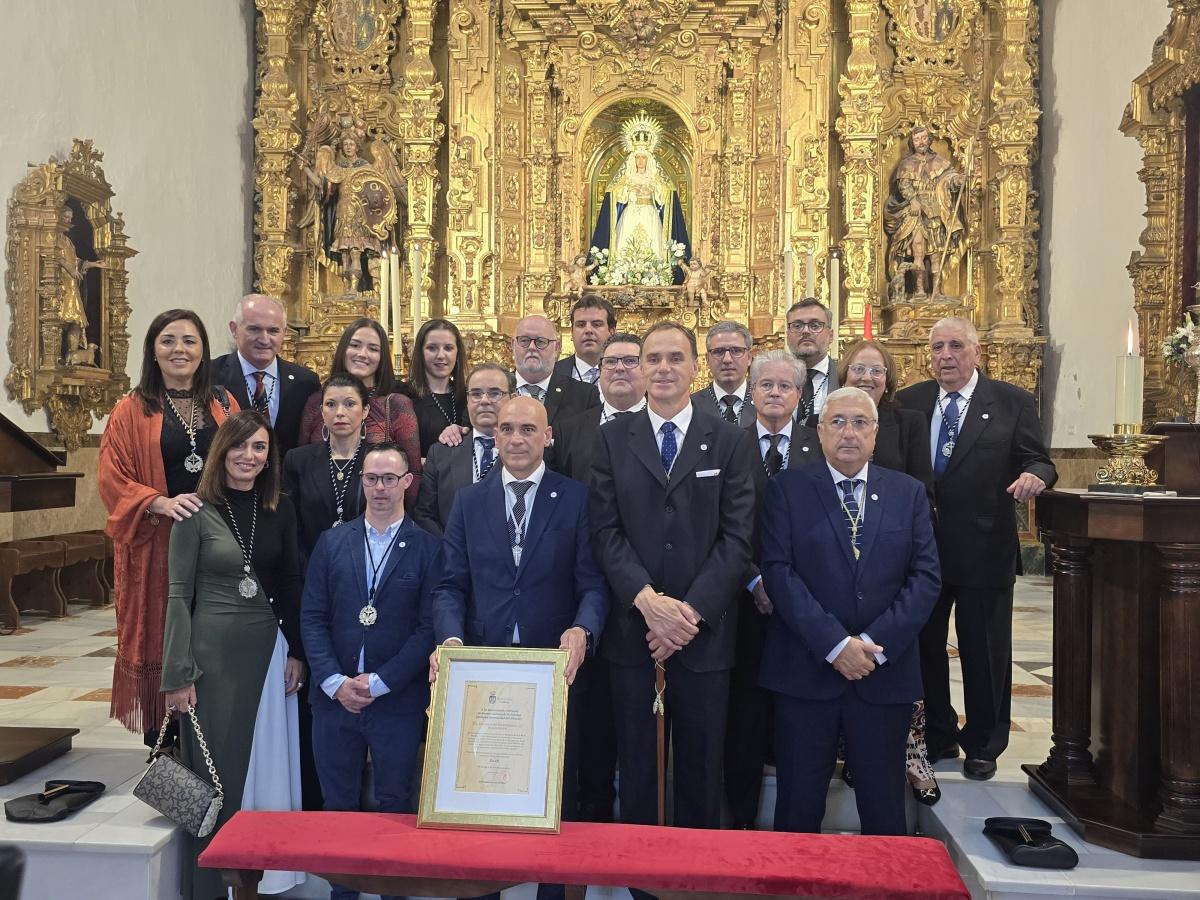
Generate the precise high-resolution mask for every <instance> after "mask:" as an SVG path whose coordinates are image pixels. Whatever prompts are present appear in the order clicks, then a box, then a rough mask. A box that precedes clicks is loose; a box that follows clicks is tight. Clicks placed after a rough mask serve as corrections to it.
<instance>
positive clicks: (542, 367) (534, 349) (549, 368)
mask: <svg viewBox="0 0 1200 900" xmlns="http://www.w3.org/2000/svg"><path fill="white" fill-rule="evenodd" d="M561 346H562V341H560V340H559V338H558V329H556V328H555V327H554V325H553V324H551V322H550V320H549V319H547V318H546V317H545V316H526V317H525V318H523V319H521V320H520V321H519V322H517V329H516V334H515V335H514V336H513V342H512V354H513V365H514V366H515V367H516V376H517V390H516V393H518V394H520V395H521V396H524V397H532V398H533V399H534V400H537V401H538V402H539V403H541V404H542V405H543V406H544V407H546V417H547V418H548V419H549V420H550V428H551V429H552V431H553V432H554V434H555V435H557V434H558V431H559V428H558V424H559V422H560V421H561V420H563V419H565V418H567V417H568V416H571V415H573V414H575V413H577V412H580V411H582V410H585V409H589V408H591V407H593V406H599V405H600V393H599V391H597V390H596V386H595V385H594V384H587V383H586V382H583V381H575V380H574V379H573V378H571V377H570V376H566V375H560V374H559V373H557V372H555V371H554V361H555V360H556V359H558V351H559V349H560V347H561Z"/></svg>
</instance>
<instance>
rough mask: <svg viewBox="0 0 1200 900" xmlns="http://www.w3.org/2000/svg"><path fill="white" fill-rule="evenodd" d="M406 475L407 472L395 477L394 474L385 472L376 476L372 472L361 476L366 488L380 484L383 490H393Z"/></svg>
mask: <svg viewBox="0 0 1200 900" xmlns="http://www.w3.org/2000/svg"><path fill="white" fill-rule="evenodd" d="M407 474H408V473H407V472H405V473H403V474H402V475H397V474H396V473H395V472H385V473H384V474H382V475H377V474H376V473H374V472H367V473H366V474H365V475H363V477H362V482H363V484H365V485H366V486H367V487H375V486H376V485H379V484H382V485H383V486H384V487H385V488H394V487H395V486H396V485H398V484H399V483H400V481H401V480H402V479H403V478H404V476H405V475H407Z"/></svg>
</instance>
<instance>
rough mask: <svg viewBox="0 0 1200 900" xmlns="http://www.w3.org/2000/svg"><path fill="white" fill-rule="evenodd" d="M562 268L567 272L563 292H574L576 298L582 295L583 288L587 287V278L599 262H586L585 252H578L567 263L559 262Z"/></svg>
mask: <svg viewBox="0 0 1200 900" xmlns="http://www.w3.org/2000/svg"><path fill="white" fill-rule="evenodd" d="M559 265H560V266H561V267H562V270H563V271H564V272H566V273H567V275H566V278H565V279H564V281H565V286H564V287H563V293H565V294H574V295H575V296H576V297H577V298H578V297H582V296H583V292H584V290H585V289H586V288H587V279H588V276H589V275H591V274H592V273H593V272H594V271H596V267H597V266H598V265H600V264H599V263H592V264H590V265H589V264H588V258H587V254H586V253H580V254H579V255H578V256H576V257H575V259H574V261H573V262H572V263H570V264H569V265H568V264H567V263H559Z"/></svg>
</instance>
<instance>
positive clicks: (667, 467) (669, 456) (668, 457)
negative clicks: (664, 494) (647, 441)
mask: <svg viewBox="0 0 1200 900" xmlns="http://www.w3.org/2000/svg"><path fill="white" fill-rule="evenodd" d="M658 430H659V431H660V432H661V433H662V436H663V438H662V450H661V451H659V453H660V455H661V456H662V464H663V471H664V472H666V473H667V475H668V476H669V475H670V474H671V464H672V463H674V462H675V454H676V453H678V452H679V446H678V445H677V444H676V443H675V423H674V422H663V423H662V427H661V428H659V429H658Z"/></svg>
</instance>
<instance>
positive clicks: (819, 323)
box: [787, 319, 828, 334]
mask: <svg viewBox="0 0 1200 900" xmlns="http://www.w3.org/2000/svg"><path fill="white" fill-rule="evenodd" d="M787 327H788V331H811V332H812V333H813V334H816V333H817V332H819V331H823V330H824V329H825V328H827V327H828V323H827V322H826V321H825V320H824V319H797V320H796V321H795V322H788V326H787Z"/></svg>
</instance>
